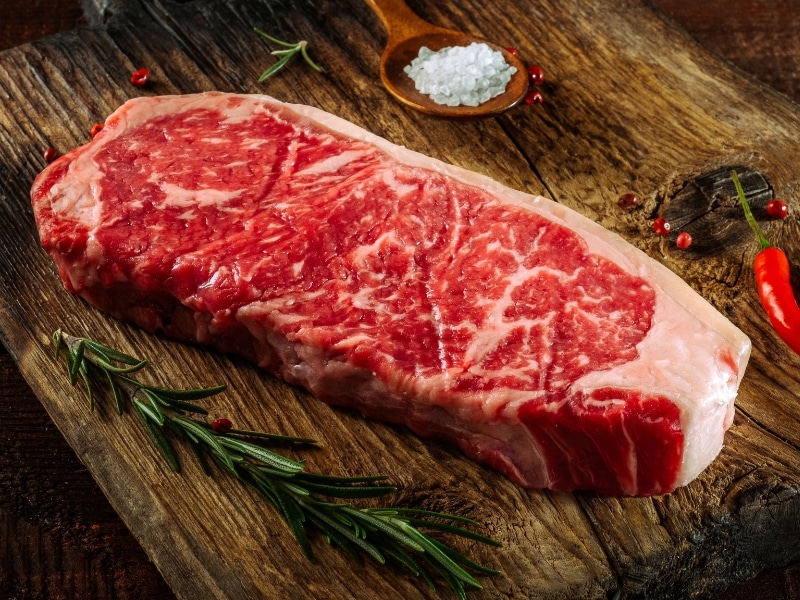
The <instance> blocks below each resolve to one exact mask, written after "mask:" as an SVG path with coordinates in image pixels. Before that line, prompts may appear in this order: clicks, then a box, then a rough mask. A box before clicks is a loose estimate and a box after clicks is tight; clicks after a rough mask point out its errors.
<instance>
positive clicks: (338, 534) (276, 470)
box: [53, 329, 500, 599]
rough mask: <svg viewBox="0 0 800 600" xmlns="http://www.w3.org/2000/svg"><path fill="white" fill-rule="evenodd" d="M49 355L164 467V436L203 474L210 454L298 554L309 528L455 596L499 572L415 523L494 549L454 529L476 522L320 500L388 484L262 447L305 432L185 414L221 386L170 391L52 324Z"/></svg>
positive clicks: (359, 494)
mask: <svg viewBox="0 0 800 600" xmlns="http://www.w3.org/2000/svg"><path fill="white" fill-rule="evenodd" d="M53 343H54V344H55V347H56V359H58V358H59V357H60V356H62V355H63V356H64V357H65V358H66V363H67V368H68V373H69V379H70V382H71V384H72V385H75V384H76V383H77V382H78V381H79V380H81V381H83V383H84V384H85V386H86V389H87V394H88V397H89V406H90V408H91V409H93V408H94V393H93V387H94V386H95V384H97V382H98V380H99V381H100V382H105V384H106V385H107V386H108V387H109V388H110V391H111V394H112V396H113V398H114V402H115V404H116V409H117V412H118V413H119V414H123V412H124V410H125V407H126V406H128V405H129V406H130V407H131V408H132V410H133V412H134V413H135V414H136V415H137V416H138V417H139V419H140V420H141V421H142V423H143V425H144V427H145V429H146V430H147V432H148V433H149V434H150V437H151V438H152V440H153V442H154V443H155V445H156V446H157V447H158V449H159V451H160V452H161V454H162V455H163V456H164V458H165V459H166V461H167V463H168V464H169V466H170V468H171V469H173V470H174V471H179V470H180V465H179V461H178V456H177V454H176V452H175V450H174V448H173V441H174V440H178V441H182V442H184V443H186V444H187V445H188V447H189V449H190V450H191V452H192V454H193V455H194V457H195V458H196V459H197V461H198V462H199V464H200V466H201V468H202V470H203V471H204V472H205V473H206V474H208V475H210V474H211V469H210V467H209V459H210V460H211V461H213V462H214V463H216V464H217V465H218V466H219V467H221V468H222V469H223V470H224V471H227V472H228V473H229V474H230V475H232V476H233V477H234V478H236V479H238V480H240V481H241V482H242V483H244V484H246V485H248V486H250V487H252V488H253V489H254V490H256V491H257V492H258V494H259V495H260V496H262V497H263V498H264V499H265V500H266V501H267V502H269V503H270V504H271V505H272V506H273V507H274V508H275V509H276V510H277V511H278V513H279V514H280V516H281V517H282V518H283V520H284V521H285V522H286V523H287V525H288V526H289V528H290V529H291V531H292V533H293V534H294V536H295V538H296V539H297V541H298V543H299V544H300V546H301V547H302V549H303V552H304V553H305V554H306V556H307V557H308V558H309V559H311V560H313V558H314V553H313V550H312V547H311V541H310V539H309V530H314V529H315V530H317V531H318V532H319V533H321V534H322V535H323V536H324V538H325V540H326V541H327V542H328V543H329V544H332V545H335V546H338V547H339V548H340V549H341V550H343V551H344V552H346V553H347V554H348V555H350V556H351V557H352V558H353V559H354V560H356V561H357V562H358V563H359V564H361V563H362V555H363V554H368V555H369V556H371V557H372V558H374V559H375V560H376V561H378V562H379V563H381V564H383V563H385V562H386V559H387V557H388V558H390V559H392V560H394V561H396V562H398V563H399V564H400V565H402V566H404V567H406V568H407V569H409V570H410V571H411V572H412V573H414V574H415V575H417V576H419V577H422V578H424V579H425V580H426V581H427V582H428V584H429V585H430V586H431V587H432V588H434V587H435V586H434V581H433V579H432V578H431V576H430V574H429V571H431V570H432V571H434V572H436V573H438V574H439V576H440V577H441V578H442V579H444V580H445V581H446V582H447V583H448V584H449V585H450V587H451V588H452V589H453V591H455V592H456V594H457V595H458V596H459V598H462V599H464V598H466V589H467V588H481V585H480V583H479V582H478V580H477V579H476V578H475V577H474V576H473V575H472V574H471V573H470V572H472V573H476V574H484V575H494V574H497V573H499V571H497V570H495V569H490V568H488V567H485V566H483V565H480V564H478V563H476V562H474V561H472V560H470V559H469V558H467V557H466V556H465V555H463V554H462V553H460V552H458V551H457V550H455V549H453V548H451V547H450V546H448V545H446V544H445V543H444V542H442V541H440V540H438V539H436V538H434V537H431V536H430V535H428V534H427V533H424V532H423V530H432V531H439V532H443V533H448V534H453V535H456V536H460V537H463V538H468V539H471V540H476V541H479V542H482V543H486V544H490V545H493V546H500V543H499V542H496V541H495V540H493V539H491V538H488V537H485V536H483V535H480V534H478V533H475V532H473V531H471V530H469V529H465V528H464V527H462V526H461V525H462V524H468V525H477V523H476V522H475V521H473V520H472V519H468V518H466V517H462V516H459V515H453V514H448V513H440V512H433V511H424V510H416V509H410V508H396V507H393V508H358V507H356V506H353V505H352V504H351V503H349V502H347V503H341V502H334V501H331V500H328V499H326V498H339V499H347V500H353V499H359V498H376V497H379V496H383V495H385V494H388V493H390V492H392V491H394V489H395V488H394V487H392V486H388V485H382V484H381V483H380V482H382V481H384V480H385V479H386V478H385V477H384V476H382V475H379V476H366V477H335V476H327V475H321V474H315V473H309V472H306V471H305V470H304V464H303V462H301V461H296V460H293V459H291V458H288V457H286V456H283V455H281V454H279V453H277V452H273V451H272V450H269V449H268V448H267V447H266V444H267V443H268V442H269V441H279V442H291V443H300V444H303V443H314V442H313V440H310V439H306V438H298V437H290V436H282V435H273V434H268V433H262V432H258V431H243V430H238V429H228V428H227V427H226V428H224V430H219V428H217V429H215V428H214V427H212V425H210V424H208V423H207V422H206V421H204V420H202V419H200V418H195V417H192V416H189V415H193V414H194V415H207V414H208V411H207V410H206V409H204V408H203V407H202V406H199V405H198V404H196V401H198V400H202V399H204V398H208V397H210V396H213V395H215V394H218V393H220V392H221V391H223V390H224V389H225V386H216V387H209V388H198V389H191V390H178V389H170V388H163V387H157V386H152V385H147V384H145V383H142V382H140V381H138V380H137V379H135V378H134V377H133V374H135V373H137V372H138V371H141V370H142V369H143V368H144V367H146V366H147V365H148V361H146V360H139V359H138V358H134V357H133V356H130V355H128V354H125V353H123V352H120V351H118V350H115V349H113V348H110V347H108V346H105V345H103V344H100V343H98V342H95V341H93V340H90V339H87V338H79V337H73V336H71V335H68V334H66V333H64V332H63V331H61V330H60V329H59V330H58V331H56V332H55V333H54V334H53Z"/></svg>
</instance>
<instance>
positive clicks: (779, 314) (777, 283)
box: [731, 171, 800, 354]
mask: <svg viewBox="0 0 800 600" xmlns="http://www.w3.org/2000/svg"><path fill="white" fill-rule="evenodd" d="M731 178H732V179H733V185H734V186H735V187H736V193H737V194H738V195H739V200H740V201H741V203H742V207H743V208H744V215H745V217H746V218H747V222H748V223H750V227H752V228H753V231H754V232H755V234H756V236H757V237H758V243H759V245H760V246H761V251H760V252H759V253H758V254H757V255H756V258H755V261H753V270H754V271H755V278H756V287H757V288H758V297H759V299H760V300H761V306H763V307H764V310H765V311H766V313H767V316H768V317H769V321H770V323H772V326H773V327H774V328H775V331H776V333H777V334H778V335H779V336H781V339H783V341H784V342H786V344H787V345H788V346H789V347H790V348H791V349H792V350H794V351H795V352H797V353H798V354H800V307H798V306H797V299H796V298H795V297H794V290H792V284H791V279H790V275H791V271H790V269H789V259H788V258H786V253H785V252H784V251H783V250H781V249H780V248H776V247H775V246H773V245H772V244H770V243H769V240H768V239H767V237H766V236H765V235H764V232H763V231H761V227H759V226H758V222H757V221H756V219H755V217H753V212H752V211H751V210H750V205H749V204H748V203H747V198H746V197H745V195H744V190H743V189H742V184H741V183H740V182H739V177H738V175H737V174H736V171H731Z"/></svg>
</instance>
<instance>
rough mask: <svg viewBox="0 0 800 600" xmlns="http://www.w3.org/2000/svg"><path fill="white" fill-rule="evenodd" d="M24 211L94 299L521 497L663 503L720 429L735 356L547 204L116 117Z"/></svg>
mask: <svg viewBox="0 0 800 600" xmlns="http://www.w3.org/2000/svg"><path fill="white" fill-rule="evenodd" d="M31 194H32V201H33V207H34V210H35V215H36V221H37V224H38V228H39V232H40V236H41V241H42V244H43V246H44V248H45V249H46V250H47V252H48V253H49V254H50V255H51V256H52V257H53V259H54V260H55V262H56V264H57V265H58V268H59V271H60V274H61V277H62V278H63V280H64V285H65V286H66V288H67V289H68V290H69V291H70V292H73V293H76V294H79V295H80V296H82V297H83V298H85V299H86V300H87V301H88V302H89V303H90V304H92V305H94V306H96V307H98V308H100V309H102V310H104V311H107V312H109V313H111V314H112V315H114V316H116V317H119V318H120V319H125V320H128V321H132V322H134V323H136V324H138V325H139V326H141V327H143V328H145V329H147V330H148V331H157V330H162V331H164V332H165V333H166V334H168V335H170V336H174V337H176V338H179V339H181V340H188V341H191V342H195V343H200V344H208V345H211V346H213V347H216V348H218V349H219V350H222V351H225V352H236V353H238V354H240V355H243V356H245V357H247V358H249V359H252V360H253V361H255V362H257V363H258V364H259V365H260V366H262V367H264V368H266V369H269V370H270V371H272V372H274V373H276V374H277V375H279V376H281V377H283V378H284V379H285V380H287V381H289V382H291V383H293V384H297V385H301V386H304V387H306V388H307V389H309V390H310V391H311V392H313V393H314V394H315V395H316V396H317V397H318V398H320V399H322V400H324V401H325V402H329V403H331V404H335V405H341V406H352V407H356V408H357V409H359V410H360V411H362V413H363V414H365V415H367V416H369V417H373V418H376V419H383V420H389V421H393V422H396V423H402V424H405V425H407V426H408V427H410V428H411V429H412V430H413V431H415V432H417V433H418V434H420V435H422V436H430V437H435V438H440V439H445V440H449V441H450V442H453V443H455V444H457V445H458V446H459V447H460V448H461V449H462V450H463V451H464V452H465V453H466V454H467V455H469V456H471V457H473V458H474V459H476V460H478V461H481V462H483V463H485V464H488V465H491V466H492V467H494V468H496V469H498V470H500V471H502V472H503V473H505V474H507V475H508V476H509V477H510V478H512V479H513V480H514V481H516V482H518V483H520V484H521V485H523V486H527V487H531V488H550V489H554V490H573V489H591V490H596V491H598V492H601V493H607V494H621V495H646V494H658V493H662V492H668V491H670V490H673V489H675V487H676V486H680V485H683V484H686V483H687V482H689V481H690V480H692V479H693V478H694V477H696V476H697V475H698V473H700V472H701V471H702V470H703V469H704V468H705V467H706V466H707V465H708V464H709V463H710V462H711V461H712V460H713V459H714V457H715V456H716V455H717V454H718V452H719V451H720V448H721V447H722V442H723V434H724V432H725V430H726V429H727V428H728V427H729V425H730V424H731V421H732V418H733V401H734V397H735V395H736V391H737V387H738V384H739V381H740V379H741V377H742V374H743V372H744V369H745V365H746V363H747V359H748V356H749V351H750V343H749V340H748V339H747V338H746V337H745V336H744V335H743V334H742V333H741V332H740V331H739V330H738V329H737V328H736V327H735V326H733V325H732V324H731V323H730V322H729V321H728V320H727V319H725V318H724V317H723V316H722V315H721V314H720V313H718V312H717V311H716V310H714V309H713V308H712V307H711V306H710V305H709V304H708V303H707V302H706V301H704V300H703V299H702V298H701V297H700V296H699V295H697V294H696V293H695V292H694V291H692V289H691V288H689V286H687V285H686V284H685V283H684V282H683V281H682V280H681V279H680V278H678V277H677V276H676V275H674V274H673V273H672V272H671V271H669V270H668V269H666V268H665V267H663V266H662V265H661V264H659V263H658V262H656V261H654V260H652V259H650V258H648V257H647V256H646V255H645V254H643V253H642V252H640V251H639V250H637V249H635V248H634V247H633V246H631V245H629V244H627V243H626V242H625V241H623V240H622V239H621V238H620V237H618V236H617V235H615V234H613V233H610V232H608V231H607V230H605V229H603V228H602V227H600V226H598V225H597V224H595V223H592V222H591V221H589V220H588V219H586V218H584V217H582V216H581V215H579V214H577V213H575V212H573V211H571V210H569V209H567V208H565V207H563V206H560V205H558V204H556V203H554V202H552V201H549V200H546V199H544V198H541V197H533V196H530V195H527V194H523V193H520V192H517V191H514V190H511V189H508V188H506V187H503V186H502V185H500V184H498V183H497V182H494V181H492V180H490V179H488V178H486V177H483V176H480V175H477V174H475V173H471V172H468V171H465V170H463V169H459V168H456V167H453V166H451V165H446V164H444V163H442V162H439V161H437V160H433V159H431V158H428V157H426V156H422V155H420V154H417V153H414V152H411V151H409V150H407V149H405V148H401V147H398V146H396V145H393V144H391V143H389V142H388V141H386V140H384V139H381V138H378V137H376V136H374V135H371V134H369V133H367V132H366V131H364V130H362V129H360V128H358V127H356V126H355V125H353V124H351V123H348V122H345V121H343V120H341V119H339V118H336V117H334V116H332V115H330V114H327V113H324V112H322V111H319V110H317V109H314V108H310V107H306V106H296V105H287V104H282V103H280V102H277V101H276V100H274V99H272V98H269V97H265V96H245V95H228V94H221V93H207V94H199V95H188V96H162V97H156V98H139V99H136V100H132V101H130V102H128V103H126V104H125V105H124V106H122V107H121V108H120V109H119V110H117V111H116V112H115V113H114V114H113V115H111V116H110V117H109V119H108V120H107V121H106V124H105V128H104V129H103V131H102V132H101V133H100V134H99V135H98V136H97V137H96V138H95V139H94V140H93V141H92V142H90V143H89V144H87V145H85V146H83V147H81V148H78V149H76V150H73V151H72V152H70V153H69V154H67V155H65V156H63V157H62V158H61V159H59V160H57V161H56V162H54V163H53V164H51V165H50V166H49V167H48V168H47V169H45V171H44V172H43V173H42V174H41V175H40V176H39V177H38V178H37V180H36V181H35V183H34V185H33V189H32V192H31Z"/></svg>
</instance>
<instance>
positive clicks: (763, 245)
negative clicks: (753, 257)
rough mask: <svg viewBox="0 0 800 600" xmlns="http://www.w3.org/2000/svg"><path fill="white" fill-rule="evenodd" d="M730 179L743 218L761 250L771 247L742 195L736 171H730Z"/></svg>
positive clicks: (742, 191) (742, 190)
mask: <svg viewBox="0 0 800 600" xmlns="http://www.w3.org/2000/svg"><path fill="white" fill-rule="evenodd" d="M731 179H733V186H734V187H735V188H736V194H737V195H738V196H739V201H740V202H741V203H742V208H743V209H744V216H745V218H746V219H747V222H748V223H749V224H750V227H752V229H753V231H754V232H755V234H756V236H757V237H758V243H759V245H760V246H761V250H765V249H767V248H769V247H770V246H772V244H770V243H769V240H768V239H767V236H765V235H764V232H763V231H762V230H761V227H759V225H758V221H756V218H755V217H754V216H753V211H752V210H750V204H749V203H748V202H747V197H746V196H745V195H744V189H742V183H741V182H740V181H739V176H738V175H737V174H736V171H731Z"/></svg>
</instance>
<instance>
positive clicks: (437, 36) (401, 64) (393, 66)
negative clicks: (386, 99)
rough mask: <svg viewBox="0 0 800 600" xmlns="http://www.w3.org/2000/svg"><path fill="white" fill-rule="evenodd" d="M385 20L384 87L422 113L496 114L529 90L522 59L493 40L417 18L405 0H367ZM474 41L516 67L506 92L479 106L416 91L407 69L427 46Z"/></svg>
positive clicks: (453, 116)
mask: <svg viewBox="0 0 800 600" xmlns="http://www.w3.org/2000/svg"><path fill="white" fill-rule="evenodd" d="M366 1H367V4H368V5H369V6H370V7H372V9H373V10H374V11H375V13H376V14H377V15H378V17H380V19H381V20H382V21H383V24H384V26H385V27H386V30H387V33H388V35H389V37H388V40H387V42H386V47H385V49H384V51H383V55H382V57H381V69H380V72H381V81H382V82H383V85H384V87H386V89H387V90H388V91H389V93H391V94H392V95H393V96H394V97H395V98H397V99H398V100H399V101H400V102H402V103H403V104H405V105H407V106H410V107H411V108H414V109H416V110H418V111H420V112H422V113H425V114H428V115H431V116H434V117H441V118H446V119H463V120H468V119H482V118H487V117H494V116H497V115H499V114H501V113H503V112H505V111H507V110H509V109H510V108H513V107H514V106H516V105H518V104H519V103H520V102H521V101H522V100H523V99H524V98H525V94H526V93H527V92H528V74H527V72H526V70H525V65H524V64H523V63H522V61H521V60H519V58H517V57H516V56H514V55H513V54H511V53H510V52H509V51H508V50H506V49H505V48H502V47H500V46H498V45H496V44H494V43H492V42H489V41H486V40H484V39H481V38H479V37H476V36H473V35H469V34H466V33H462V32H460V31H453V30H451V29H445V28H443V27H437V26H436V25H433V24H431V23H428V22H427V21H425V20H423V19H421V18H420V17H418V16H417V15H416V14H415V13H414V12H413V11H412V10H411V9H410V8H408V6H407V5H406V4H405V2H403V1H402V0H366ZM473 42H480V43H484V44H487V45H488V46H490V47H491V48H492V49H494V50H497V51H499V52H501V53H502V54H503V58H505V61H506V62H507V63H508V64H509V65H511V66H513V67H516V69H517V71H516V73H514V74H513V75H512V77H511V80H510V81H509V82H508V85H507V86H506V89H505V92H503V93H502V94H500V95H499V96H496V97H494V98H492V99H490V100H488V101H486V102H484V103H483V104H480V105H478V106H464V105H461V106H446V105H443V104H437V103H436V102H434V101H433V99H431V97H430V96H427V95H426V94H423V93H421V92H419V91H418V90H417V88H416V87H415V85H414V81H413V80H412V79H411V78H410V77H409V76H408V74H406V72H405V71H404V69H405V67H406V66H408V65H409V64H410V63H411V61H412V60H414V59H415V58H416V57H417V55H418V54H419V49H420V48H421V47H423V46H427V47H428V48H430V49H431V50H432V51H434V52H436V51H438V50H441V49H442V48H447V47H449V46H468V45H470V44H471V43H473Z"/></svg>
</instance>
